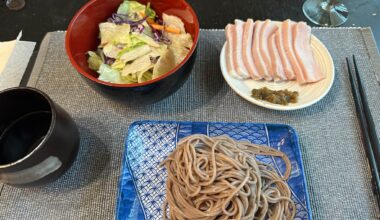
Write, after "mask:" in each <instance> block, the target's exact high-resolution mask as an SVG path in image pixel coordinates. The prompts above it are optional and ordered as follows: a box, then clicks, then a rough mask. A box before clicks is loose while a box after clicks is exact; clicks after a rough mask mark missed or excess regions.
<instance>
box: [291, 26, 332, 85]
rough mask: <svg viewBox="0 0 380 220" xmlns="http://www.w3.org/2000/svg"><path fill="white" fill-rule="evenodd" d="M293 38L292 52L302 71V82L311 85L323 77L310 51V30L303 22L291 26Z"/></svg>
mask: <svg viewBox="0 0 380 220" xmlns="http://www.w3.org/2000/svg"><path fill="white" fill-rule="evenodd" d="M293 36H294V44H293V47H294V52H295V55H296V57H297V60H298V63H299V66H300V67H301V69H302V73H303V80H304V82H305V83H312V82H317V81H320V80H322V79H324V78H325V76H324V74H323V73H322V71H321V69H320V67H319V66H318V64H317V63H316V62H315V59H314V56H313V51H312V50H311V44H310V39H311V28H310V27H309V26H308V25H307V24H306V23H305V22H298V23H297V24H295V25H294V26H293Z"/></svg>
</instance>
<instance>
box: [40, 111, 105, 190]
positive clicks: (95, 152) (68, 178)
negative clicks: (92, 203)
mask: <svg viewBox="0 0 380 220" xmlns="http://www.w3.org/2000/svg"><path fill="white" fill-rule="evenodd" d="M75 121H76V122H77V125H78V129H79V133H80V141H81V143H80V148H79V152H78V156H77V158H76V160H75V161H74V163H73V165H72V166H71V168H70V169H69V170H68V171H67V172H66V173H65V174H64V175H63V176H62V177H61V178H59V179H58V180H56V181H55V182H53V183H50V184H48V185H46V186H43V187H41V190H43V191H45V190H46V191H52V190H54V189H57V188H58V189H59V190H60V192H66V191H70V190H75V189H79V188H82V187H84V186H86V185H88V184H90V183H91V182H93V181H94V180H96V179H97V178H99V176H100V175H101V174H102V171H103V170H104V169H105V168H106V167H107V165H108V163H109V160H110V152H109V150H108V149H107V146H106V144H105V143H103V142H102V141H101V140H100V139H99V137H97V136H96V135H95V134H94V133H93V132H91V131H90V130H89V129H88V128H86V127H84V125H88V124H91V123H93V121H91V118H80V119H76V120H75ZM93 126H96V127H97V129H98V130H101V126H102V125H101V124H99V123H96V124H93ZM103 175H108V174H103Z"/></svg>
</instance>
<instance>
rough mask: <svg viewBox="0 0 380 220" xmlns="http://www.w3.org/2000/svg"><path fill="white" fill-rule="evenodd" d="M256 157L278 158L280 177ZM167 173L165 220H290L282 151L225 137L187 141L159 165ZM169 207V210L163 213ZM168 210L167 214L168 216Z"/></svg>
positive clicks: (291, 211)
mask: <svg viewBox="0 0 380 220" xmlns="http://www.w3.org/2000/svg"><path fill="white" fill-rule="evenodd" d="M256 155H267V156H275V157H281V158H282V159H283V160H284V162H285V163H286V172H285V174H284V176H283V177H281V176H279V175H278V174H277V172H276V170H275V169H274V168H273V167H272V166H271V165H269V164H265V163H262V162H259V161H258V160H256V157H255V156H256ZM162 165H165V167H166V169H167V173H168V178H167V181H166V201H165V203H164V205H163V215H164V219H167V218H168V214H169V217H170V219H171V220H175V219H197V220H201V219H243V220H244V219H247V220H248V219H271V220H272V219H273V220H274V219H281V220H282V219H293V218H294V215H295V211H296V208H295V205H294V202H293V201H292V200H291V191H290V189H289V186H288V185H287V183H286V182H285V180H286V179H287V178H288V177H289V175H290V171H291V164H290V161H289V159H288V157H287V156H286V155H285V154H284V153H282V152H281V151H277V150H275V149H273V148H270V147H265V146H259V145H255V144H252V143H249V142H237V141H234V140H232V139H231V138H229V137H226V136H219V137H214V138H210V137H208V136H205V135H192V136H189V137H187V138H184V139H183V140H181V141H180V142H179V143H178V144H177V148H176V149H175V150H174V151H173V152H172V153H171V154H170V155H169V156H168V157H167V159H166V160H165V161H163V163H162ZM168 206H169V207H168ZM168 208H169V210H168Z"/></svg>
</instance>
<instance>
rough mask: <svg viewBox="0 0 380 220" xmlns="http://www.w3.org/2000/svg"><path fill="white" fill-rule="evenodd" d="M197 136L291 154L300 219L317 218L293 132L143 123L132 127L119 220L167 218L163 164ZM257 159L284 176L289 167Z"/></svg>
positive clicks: (273, 160) (225, 125)
mask: <svg viewBox="0 0 380 220" xmlns="http://www.w3.org/2000/svg"><path fill="white" fill-rule="evenodd" d="M192 134H205V135H208V136H210V137H214V136H220V135H228V136H230V137H231V138H233V139H235V140H239V141H240V140H248V141H250V142H252V143H255V144H262V145H268V146H270V147H273V148H276V149H277V150H281V151H282V152H284V153H286V155H287V156H288V157H289V159H290V161H291V163H292V173H291V176H290V178H289V179H288V181H287V182H288V184H289V186H290V188H291V190H292V199H293V201H294V202H295V204H296V208H297V213H296V217H295V219H298V220H311V219H312V217H311V210H310V203H309V197H308V192H307V187H306V179H305V173H304V169H303V164H302V157H301V151H300V146H299V143H298V137H297V134H296V132H295V130H294V129H293V128H292V127H290V126H288V125H281V124H253V123H220V122H175V121H138V122H134V123H133V124H132V125H131V126H130V127H129V131H128V136H127V138H126V141H125V147H126V148H125V154H124V155H123V156H124V159H123V165H122V173H121V177H120V185H119V195H118V200H117V208H116V219H117V220H126V219H138V220H140V219H145V220H153V219H154V220H156V219H162V208H161V207H162V204H163V201H164V200H165V195H166V192H165V183H166V176H167V174H166V171H165V169H163V168H160V167H159V164H160V163H161V161H163V160H164V159H165V158H166V156H167V155H168V154H169V153H170V152H172V151H173V149H174V148H175V146H176V143H177V142H178V141H179V140H180V139H182V138H184V137H186V136H189V135H192ZM257 159H258V160H261V161H263V162H265V163H269V164H272V165H273V166H274V167H275V168H276V169H277V171H278V172H279V173H282V174H283V173H284V171H285V164H284V162H283V161H282V160H281V159H279V158H274V157H269V156H260V157H257Z"/></svg>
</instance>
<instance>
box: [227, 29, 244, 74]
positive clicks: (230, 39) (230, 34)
mask: <svg viewBox="0 0 380 220" xmlns="http://www.w3.org/2000/svg"><path fill="white" fill-rule="evenodd" d="M225 34H226V39H227V44H226V51H225V54H226V64H227V65H226V66H227V72H228V74H230V75H231V76H232V77H234V78H237V79H243V78H242V77H241V76H240V75H239V74H238V73H237V72H236V69H235V67H234V63H233V62H234V56H233V51H234V47H235V41H236V40H234V38H235V37H234V34H235V25H232V24H228V25H227V26H226V28H225Z"/></svg>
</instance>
